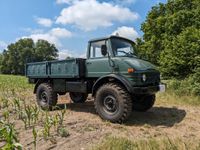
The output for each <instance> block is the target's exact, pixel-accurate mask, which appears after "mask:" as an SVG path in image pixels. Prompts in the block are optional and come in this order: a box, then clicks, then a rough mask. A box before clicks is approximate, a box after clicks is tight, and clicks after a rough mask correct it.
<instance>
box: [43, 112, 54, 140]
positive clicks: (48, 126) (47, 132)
mask: <svg viewBox="0 0 200 150" xmlns="http://www.w3.org/2000/svg"><path fill="white" fill-rule="evenodd" d="M52 125H53V119H52V117H51V116H49V115H48V113H47V112H46V118H45V122H44V130H43V136H44V138H45V139H47V138H48V137H50V131H51V127H52Z"/></svg>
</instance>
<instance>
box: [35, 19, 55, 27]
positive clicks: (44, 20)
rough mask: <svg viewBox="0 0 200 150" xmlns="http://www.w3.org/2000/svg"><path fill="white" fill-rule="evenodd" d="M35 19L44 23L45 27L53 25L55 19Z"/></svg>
mask: <svg viewBox="0 0 200 150" xmlns="http://www.w3.org/2000/svg"><path fill="white" fill-rule="evenodd" d="M35 20H36V22H37V23H38V24H39V25H42V26H44V27H51V26H52V24H53V21H52V20H51V19H48V18H39V17H37V18H36V19H35Z"/></svg>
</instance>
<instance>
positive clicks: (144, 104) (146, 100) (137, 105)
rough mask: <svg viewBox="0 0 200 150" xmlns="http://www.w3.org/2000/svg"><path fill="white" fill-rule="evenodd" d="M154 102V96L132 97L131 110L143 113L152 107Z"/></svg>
mask: <svg viewBox="0 0 200 150" xmlns="http://www.w3.org/2000/svg"><path fill="white" fill-rule="evenodd" d="M155 100H156V96H155V94H153V95H139V96H134V98H133V110H136V111H141V112H145V111H147V110H149V109H150V108H152V107H153V105H154V103H155Z"/></svg>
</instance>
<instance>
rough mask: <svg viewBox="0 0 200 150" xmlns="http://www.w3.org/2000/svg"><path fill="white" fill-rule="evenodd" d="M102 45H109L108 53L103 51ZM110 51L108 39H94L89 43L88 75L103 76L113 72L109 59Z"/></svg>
mask: <svg viewBox="0 0 200 150" xmlns="http://www.w3.org/2000/svg"><path fill="white" fill-rule="evenodd" d="M102 45H104V46H106V47H107V54H106V55H102V53H101V50H102ZM109 51H110V50H109V44H108V40H100V41H94V42H91V43H90V44H89V47H88V56H87V61H86V68H87V77H101V76H103V75H107V74H110V73H111V72H112V68H111V66H110V65H109V60H108V53H109Z"/></svg>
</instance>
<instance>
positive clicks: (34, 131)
mask: <svg viewBox="0 0 200 150" xmlns="http://www.w3.org/2000/svg"><path fill="white" fill-rule="evenodd" d="M32 134H33V139H34V141H33V143H34V149H35V150H36V146H37V136H38V134H37V131H36V129H35V126H34V127H33V130H32Z"/></svg>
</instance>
